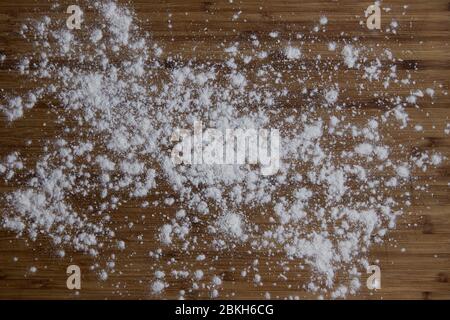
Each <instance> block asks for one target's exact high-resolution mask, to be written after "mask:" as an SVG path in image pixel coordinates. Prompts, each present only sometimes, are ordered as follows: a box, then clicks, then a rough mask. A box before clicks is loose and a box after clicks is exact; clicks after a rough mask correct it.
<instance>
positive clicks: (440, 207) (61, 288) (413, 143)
mask: <svg viewBox="0 0 450 320" xmlns="http://www.w3.org/2000/svg"><path fill="white" fill-rule="evenodd" d="M234 2H235V4H230V3H229V2H228V1H194V0H173V1H144V0H135V1H131V3H132V5H133V7H134V8H135V9H136V13H137V16H138V17H139V18H140V19H141V20H142V29H143V30H147V31H150V32H151V33H152V35H153V39H154V40H155V41H156V42H158V43H161V44H162V45H163V46H164V48H165V51H164V52H165V53H164V54H167V53H169V52H170V53H176V52H180V53H183V56H184V57H185V59H188V58H191V57H193V56H195V57H197V58H198V60H199V61H200V62H201V61H202V59H204V60H211V59H216V60H217V61H221V60H222V59H224V58H225V56H224V54H223V51H222V49H221V48H220V47H219V44H220V43H222V42H223V41H225V40H226V41H229V42H230V43H231V42H232V41H235V40H244V39H247V37H248V35H249V34H251V33H255V34H258V35H259V36H260V38H261V39H263V40H264V39H266V40H267V39H268V33H269V32H270V31H274V30H278V31H281V34H280V37H281V38H280V41H281V43H287V42H288V41H289V40H290V38H289V36H288V34H289V32H292V33H295V32H302V31H305V29H304V27H305V26H306V27H307V28H310V27H311V26H312V25H314V23H317V21H318V19H319V17H320V16H321V15H322V14H323V15H326V16H327V17H328V19H329V26H328V31H327V32H326V33H325V34H323V35H321V37H324V38H325V39H330V40H332V39H339V38H340V37H341V36H340V33H341V32H346V33H349V34H351V35H352V36H360V35H361V36H362V35H363V36H365V37H364V38H362V40H361V41H362V45H373V44H375V43H380V44H381V46H380V47H389V48H392V50H393V52H394V53H395V54H396V55H397V56H399V57H401V58H403V59H404V60H405V61H413V62H415V63H417V64H418V65H419V70H418V71H417V72H415V77H416V78H419V79H421V83H422V84H423V86H424V87H426V86H430V87H433V86H434V84H435V83H436V82H437V83H441V84H443V85H444V87H443V90H447V91H448V89H449V82H448V81H449V79H450V65H449V57H450V50H449V49H450V48H449V39H450V30H449V21H450V19H449V18H450V14H449V3H448V1H444V0H415V1H409V3H408V2H407V1H400V0H395V1H394V0H393V1H389V6H390V7H392V11H391V12H389V13H383V19H384V20H383V23H387V22H386V21H390V19H391V17H396V18H398V21H399V23H400V29H399V34H398V35H391V37H390V39H389V40H386V39H384V38H383V37H381V36H380V35H379V34H378V35H377V34H374V35H373V36H367V31H365V29H363V28H360V27H359V21H360V20H361V19H362V18H361V17H362V16H363V12H364V9H365V8H366V7H367V6H368V5H369V2H367V1H354V0H352V1H349V0H346V1H324V0H314V1H313V0H306V1H298V0H284V1H282V0H272V1H268V0H266V1H256V0H246V1H234ZM405 4H408V5H409V6H408V9H407V10H405V9H404V8H403V5H405ZM260 7H261V8H262V9H260ZM62 8H65V7H64V6H62ZM48 10H49V4H48V3H46V2H44V1H33V0H16V1H14V2H10V1H6V0H2V1H1V3H0V52H1V53H5V54H6V55H7V56H12V55H14V54H20V53H22V52H27V50H29V49H30V48H29V46H28V45H27V44H25V43H23V41H20V40H19V38H18V36H17V30H19V28H20V25H21V23H22V22H23V21H25V20H26V19H28V18H30V17H38V16H41V15H44V14H45V13H46V12H48ZM238 10H242V14H241V17H240V19H239V21H236V22H232V21H231V16H232V15H233V14H234V13H235V12H237V11H238ZM403 11H405V12H406V13H405V15H402V12H403ZM169 13H170V14H172V16H171V18H170V19H171V21H172V25H173V27H172V28H171V29H169V28H168V19H169V16H168V15H169ZM357 16H359V17H357ZM244 19H246V20H247V22H243V20H244ZM306 30H308V29H306ZM194 46H195V47H196V50H195V52H193V50H192V48H193V47H194ZM312 47H314V46H312ZM313 49H314V51H315V52H318V53H321V54H323V55H324V56H326V55H327V54H329V53H328V52H327V50H326V48H322V47H320V46H319V45H317V46H315V47H314V48H313ZM8 62H9V60H7V63H5V64H4V65H3V66H2V67H1V69H0V88H4V89H5V90H8V89H19V88H20V87H21V83H20V82H19V81H18V80H17V79H15V78H13V77H11V76H10V74H9V73H8V72H7V70H8V69H9V68H10V67H12V66H11V65H8ZM282 67H283V66H280V68H282ZM403 68H406V69H408V66H407V65H405V66H403ZM342 79H343V80H344V81H343V83H345V81H346V80H347V79H348V81H351V79H352V78H351V75H348V74H347V75H342ZM388 90H390V91H393V89H388ZM393 93H396V92H395V91H393ZM398 93H399V94H400V93H405V92H398ZM358 99H359V100H360V101H367V102H368V103H369V102H370V101H371V97H369V96H363V97H358ZM285 107H286V108H294V107H295V104H291V105H290V104H288V103H287V104H286V106H285ZM422 108H423V109H424V110H426V112H428V113H429V114H428V116H427V115H426V113H425V112H423V111H418V110H411V113H410V115H411V118H412V122H413V123H415V122H417V123H420V124H422V125H423V126H424V129H425V130H424V132H421V133H418V132H415V131H414V130H411V129H407V130H404V131H401V132H398V133H394V134H391V137H390V139H392V140H393V141H394V142H397V143H403V144H405V145H407V146H408V147H409V148H408V150H410V152H413V150H414V149H415V148H418V149H419V150H421V151H427V150H430V151H431V150H435V151H439V152H441V153H442V154H444V155H445V156H447V157H448V158H450V137H449V136H448V135H445V134H444V131H443V130H444V127H445V125H446V124H447V123H449V120H450V119H449V117H450V98H449V96H448V95H440V96H439V97H438V98H437V99H436V100H435V102H434V103H432V101H431V100H424V103H422ZM367 112H370V109H368V110H367ZM361 121H362V120H361ZM44 123H46V126H43V124H44ZM59 129H60V128H58V126H57V125H56V124H54V123H53V121H52V116H51V115H50V114H49V112H48V107H47V106H46V105H45V104H43V105H40V106H38V107H37V108H35V109H34V110H32V111H30V112H29V114H27V116H26V117H25V118H24V119H22V120H20V121H18V122H17V123H14V124H7V123H6V121H4V119H3V120H2V126H1V127H0V156H1V157H3V156H4V155H6V154H8V153H10V152H12V151H20V152H22V153H24V154H27V155H28V156H29V157H30V158H31V159H37V157H39V155H40V154H41V152H42V151H41V148H42V146H43V141H45V140H46V139H48V138H51V137H52V136H53V135H54V134H55V133H56V132H58V130H59ZM28 139H32V140H33V147H31V148H29V147H27V145H26V141H27V140H28ZM424 181H426V182H427V183H428V184H429V189H430V192H428V193H425V192H421V191H417V190H414V191H413V195H414V200H413V204H412V206H411V207H410V208H409V210H408V212H407V213H406V214H405V215H404V216H403V217H402V218H401V221H400V222H399V225H398V227H397V229H396V230H395V231H393V232H392V233H391V234H390V236H389V238H392V239H394V240H395V242H390V241H388V242H386V243H385V244H383V245H381V246H377V247H375V248H374V249H373V251H372V252H371V255H370V256H371V261H375V260H376V259H379V260H380V261H379V265H380V266H381V269H382V289H381V290H380V291H378V292H375V293H373V292H370V291H369V290H367V289H366V288H365V286H363V288H362V291H361V293H360V294H359V295H358V296H356V298H364V299H450V285H449V280H448V278H449V276H450V192H449V185H448V183H449V181H450V166H449V164H448V162H445V164H444V165H443V166H441V167H440V168H438V169H436V170H432V171H428V172H427V173H426V174H420V177H419V181H418V182H416V183H420V182H424ZM412 187H413V186H412ZM9 190H10V188H7V187H6V186H1V187H0V191H1V192H2V193H3V192H5V191H9ZM412 190H413V188H412ZM161 191H163V190H161ZM164 191H168V190H164ZM80 201H82V200H81V199H80ZM162 211H164V212H167V213H168V214H172V215H173V214H174V212H175V208H169V209H167V208H165V207H160V208H152V209H142V208H139V207H136V206H133V203H127V204H126V205H124V206H123V207H121V208H120V209H119V210H118V212H116V213H114V214H113V218H114V223H115V224H116V225H117V226H123V225H126V224H127V223H128V222H130V221H139V220H140V217H141V215H142V214H146V216H147V218H146V221H145V224H136V225H135V228H133V230H129V229H127V228H123V229H122V230H120V237H121V238H123V239H127V249H126V250H125V251H124V252H120V253H118V256H117V267H116V269H117V270H119V271H120V272H116V273H115V274H111V275H110V277H109V279H108V281H106V282H99V281H98V277H97V275H96V274H95V273H94V272H90V271H89V268H90V266H91V265H92V259H91V258H89V257H87V256H85V255H82V254H79V253H76V252H70V251H68V252H67V255H66V257H64V258H57V257H56V256H55V254H54V252H53V250H52V249H51V248H50V246H49V243H48V241H47V240H46V239H43V238H40V239H39V240H38V241H37V242H34V243H33V242H29V241H28V240H27V239H25V238H19V239H17V238H16V237H15V235H13V234H11V233H9V232H5V231H0V299H7V298H12V299H29V298H31V299H47V298H48V299H73V298H77V299H79V298H81V299H91V298H100V299H103V298H109V299H118V298H137V299H151V298H154V297H153V296H151V295H150V294H149V287H148V285H149V283H150V282H151V281H152V280H153V273H154V270H152V269H151V268H150V267H149V266H150V265H151V264H150V260H149V258H148V252H149V251H150V250H155V249H157V248H158V246H159V244H158V242H157V241H155V237H154V236H153V235H154V234H156V231H157V228H158V226H160V225H161V224H162V221H161V219H160V218H159V217H160V215H159V214H158V213H159V212H162ZM139 234H145V237H144V240H143V241H140V240H139V239H138V238H137V235H139ZM401 248H404V249H405V251H404V252H402V251H401ZM202 253H203V252H202ZM166 254H167V256H165V258H166V257H174V258H179V259H185V260H186V261H188V262H192V263H195V257H196V255H197V254H198V252H191V254H190V255H188V256H186V253H184V252H182V251H173V252H168V253H166ZM211 254H212V252H211ZM255 256H258V258H259V260H260V265H261V274H262V277H263V279H265V281H264V283H263V285H262V286H258V287H256V286H255V285H254V284H253V283H252V282H251V281H247V280H245V279H242V278H240V277H236V275H235V274H233V273H232V272H230V267H231V266H234V267H236V269H237V270H240V268H244V266H247V265H248V261H252V259H254V257H255ZM217 257H218V259H217V261H216V262H215V267H216V268H217V270H218V271H216V273H220V272H221V273H223V274H224V286H223V291H222V292H221V297H222V298H238V299H249V298H252V299H261V298H264V293H265V292H266V291H269V292H271V294H272V298H285V297H288V296H293V295H298V296H300V297H301V298H311V297H313V296H311V295H310V294H308V293H306V292H305V291H304V290H303V289H302V288H301V284H302V283H304V281H305V280H306V278H305V276H306V275H305V274H302V273H297V271H294V270H292V271H291V272H290V275H291V276H290V277H289V279H291V280H289V281H286V282H280V281H279V279H278V278H277V270H278V269H279V267H278V266H276V265H274V262H275V261H276V257H275V258H267V257H264V256H263V255H259V254H258V253H252V254H249V253H248V252H247V251H246V249H245V248H239V249H237V250H236V251H235V252H221V253H217ZM14 258H17V261H15V260H14ZM73 263H75V264H77V265H80V266H81V269H82V271H83V278H82V290H81V291H80V294H79V295H75V294H74V293H73V292H71V291H69V290H67V288H66V274H65V270H66V267H67V266H68V265H70V264H73ZM31 266H36V267H37V269H38V272H36V273H35V274H31V273H30V272H29V268H30V267H31ZM168 270H169V269H168ZM294 279H295V280H294ZM362 279H363V280H364V279H365V276H363V277H362ZM275 281H277V282H278V283H279V285H278V286H277V287H273V286H272V285H271V283H272V282H275ZM186 286H189V283H188V282H187V281H184V280H178V281H176V282H175V283H173V282H171V286H170V287H169V288H168V290H167V291H166V292H165V295H164V297H165V298H177V297H178V291H179V290H181V289H185V288H186ZM233 294H234V295H233ZM205 297H207V292H202V291H201V292H200V293H197V292H196V293H192V294H191V293H187V295H186V298H187V299H195V298H205Z"/></svg>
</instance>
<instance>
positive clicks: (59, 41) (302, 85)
mask: <svg viewBox="0 0 450 320" xmlns="http://www.w3.org/2000/svg"><path fill="white" fill-rule="evenodd" d="M80 3H82V4H89V5H90V7H91V8H92V11H93V12H92V13H93V14H94V15H95V17H96V19H94V20H92V21H90V22H88V21H86V22H84V24H83V30H84V33H83V34H79V33H77V32H72V31H70V30H67V29H66V28H65V27H64V26H65V23H64V21H63V20H58V21H56V20H55V21H53V20H50V18H47V17H44V18H42V19H39V20H36V21H32V22H30V23H29V24H27V25H26V26H25V25H24V26H23V28H22V30H21V34H22V35H23V37H24V39H25V40H28V41H30V42H31V44H32V45H33V46H34V50H33V52H31V53H29V54H27V55H25V56H23V57H22V56H20V57H19V56H18V57H15V59H16V60H17V71H19V73H20V74H21V75H22V76H23V79H24V80H23V81H27V80H29V81H30V82H31V83H32V84H33V89H30V91H29V92H26V93H20V92H18V93H14V92H7V94H6V95H5V98H4V99H2V100H0V111H1V112H2V113H3V114H4V115H5V117H6V119H7V120H8V121H9V122H13V121H16V120H18V119H20V118H22V117H27V115H28V113H29V111H30V109H32V108H33V107H35V106H36V104H37V103H46V102H48V101H53V104H54V106H49V110H50V111H51V112H52V114H54V115H55V118H56V119H57V120H56V122H57V123H58V124H59V125H60V126H61V127H63V128H65V129H64V130H62V131H61V132H58V134H57V136H56V137H55V138H54V139H49V140H48V141H47V142H46V147H45V148H44V149H43V151H42V156H41V157H40V158H39V159H38V161H37V162H36V163H27V161H26V159H25V158H23V155H22V154H18V153H16V152H14V153H11V154H10V155H8V156H7V157H6V158H5V159H3V160H2V162H1V163H0V176H1V177H2V179H4V180H5V183H9V184H10V185H8V187H9V186H10V187H11V188H9V189H8V190H12V191H5V193H4V194H3V195H2V205H3V207H4V208H5V209H4V210H3V212H2V215H1V219H0V224H1V226H2V227H3V228H4V229H7V230H10V231H13V232H15V233H16V234H17V235H18V236H27V237H28V238H29V239H31V240H37V239H38V238H40V237H41V236H44V237H45V238H46V239H50V241H51V242H52V244H53V245H54V246H55V248H56V251H57V252H60V254H58V255H59V256H61V257H63V256H64V255H66V254H68V253H69V251H64V249H66V250H67V249H69V250H77V251H81V252H84V253H86V254H89V255H90V256H92V257H93V259H100V258H105V260H107V262H106V263H105V266H102V267H99V264H97V263H96V264H94V267H93V270H96V272H97V274H98V277H99V278H100V280H103V281H111V278H112V277H109V274H110V273H113V272H114V271H115V270H114V269H115V268H116V267H115V266H116V263H115V260H116V258H115V256H114V257H111V256H110V255H109V254H108V255H107V256H106V257H105V252H107V251H108V250H116V251H123V250H125V249H127V250H128V249H130V250H131V246H128V245H127V243H126V241H129V240H126V239H128V237H127V238H126V239H125V238H124V237H123V231H124V230H127V231H134V230H135V227H136V226H138V225H139V226H141V227H142V226H143V228H136V230H145V232H144V231H139V232H137V231H136V232H135V233H134V234H133V240H135V239H137V240H138V242H139V243H140V244H141V245H142V244H144V243H148V242H152V243H153V242H155V241H156V242H157V244H158V248H157V249H152V251H151V252H150V253H149V254H148V256H146V257H145V258H146V259H149V261H148V263H149V266H151V267H152V269H151V270H152V272H154V278H153V279H154V280H153V281H152V282H151V283H150V284H148V282H147V283H146V286H147V290H148V291H149V293H151V294H155V295H160V294H162V293H163V291H164V290H165V288H167V287H169V286H171V281H178V282H177V285H178V284H179V285H181V283H182V284H183V285H186V288H183V290H180V294H179V296H180V299H181V298H183V299H184V298H185V295H186V293H187V292H188V293H192V292H202V291H204V292H206V293H207V294H208V296H209V297H212V298H217V297H219V296H220V291H221V290H222V289H221V288H222V286H223V282H226V281H228V280H227V277H224V273H223V272H224V270H222V269H220V262H221V261H220V260H221V259H222V256H221V254H222V253H224V254H225V255H226V254H227V253H229V252H230V250H234V251H236V252H241V251H243V250H242V249H243V248H245V250H244V251H246V252H248V253H249V255H250V256H251V258H250V259H249V261H247V262H246V263H247V264H248V268H245V270H242V269H240V270H236V268H234V267H232V268H231V269H230V270H232V271H229V270H228V271H229V272H230V274H235V276H236V277H238V276H240V277H242V278H245V279H248V281H249V282H250V283H251V284H252V285H256V286H260V285H262V284H263V283H262V278H261V274H263V275H264V273H263V270H262V268H264V266H260V264H261V263H259V262H258V260H257V259H255V255H261V256H265V257H269V258H271V259H274V257H275V256H276V257H277V259H278V260H277V261H276V263H274V266H275V265H276V266H281V267H283V268H282V271H281V272H280V275H279V278H280V279H283V280H282V281H285V280H288V279H289V280H292V281H294V280H295V281H296V282H297V281H298V278H297V277H296V276H294V278H290V277H292V274H296V272H309V278H308V280H307V281H306V282H305V283H300V284H298V287H296V288H295V289H299V290H300V289H302V290H307V291H310V292H312V293H314V294H316V295H317V296H318V297H324V296H328V297H332V298H340V297H345V296H347V295H349V294H356V293H357V292H358V290H359V289H360V286H361V284H360V280H359V279H360V277H361V274H365V268H366V267H367V265H369V262H370V261H369V252H370V250H371V248H372V247H373V246H374V245H377V244H380V243H382V242H383V241H384V240H385V239H387V238H386V235H387V232H388V230H389V229H393V228H395V225H396V220H397V218H398V217H399V216H400V215H401V214H402V213H403V207H404V204H405V203H408V201H409V200H408V199H409V197H410V193H409V191H410V185H409V182H410V180H411V179H414V171H415V168H418V169H419V170H426V169H427V168H428V167H429V166H431V165H433V166H437V165H440V164H441V163H442V162H443V161H444V157H442V156H441V155H439V154H420V155H415V156H414V157H412V156H410V155H409V154H407V153H406V152H403V151H402V148H403V145H401V144H397V143H395V142H393V141H391V140H390V139H389V137H388V136H386V135H385V131H386V130H401V129H403V128H406V127H407V126H408V124H409V116H408V113H407V108H406V104H407V103H409V104H414V105H417V104H418V102H420V100H421V99H423V98H424V94H423V92H422V91H421V90H420V89H418V88H417V87H418V86H419V85H418V84H417V83H416V80H414V79H413V78H412V76H411V73H410V72H409V71H408V70H406V71H405V73H406V76H403V75H402V76H400V74H397V69H396V68H397V64H398V62H399V60H397V59H396V58H395V57H394V55H393V54H392V52H391V51H389V50H388V49H386V50H383V52H382V53H378V54H377V53H376V50H370V48H364V47H361V45H360V41H358V39H351V38H349V39H350V40H347V41H346V42H341V41H338V42H329V40H326V39H323V38H320V37H318V36H317V35H315V34H317V33H311V34H309V35H308V34H306V33H305V34H294V35H292V37H291V38H292V39H296V41H299V43H298V44H296V45H297V46H294V45H293V44H294V43H296V42H292V45H291V44H289V45H288V46H287V47H284V45H283V47H284V48H283V47H281V48H280V44H279V42H280V41H281V38H283V39H284V36H285V34H284V33H282V32H278V31H273V32H270V33H269V37H267V34H266V35H265V36H264V37H265V38H269V41H270V42H271V43H272V44H270V43H269V44H264V42H263V41H262V39H259V37H258V35H256V34H252V35H250V36H249V39H248V41H246V42H245V43H239V42H236V43H230V42H228V41H227V42H226V43H225V42H224V43H222V44H221V48H222V50H223V51H224V52H223V53H224V55H225V56H226V60H224V61H222V62H219V61H217V57H213V56H212V55H211V57H210V59H209V60H210V61H205V62H204V63H198V61H197V60H196V59H189V58H187V57H184V56H183V54H182V53H180V52H165V51H164V50H163V46H161V45H160V44H158V43H156V42H154V41H153V40H152V39H151V37H150V35H148V34H146V33H145V32H143V31H141V29H140V26H139V24H140V22H139V21H137V19H136V18H135V15H134V13H133V10H132V9H131V8H128V7H126V6H125V5H122V4H119V3H118V2H116V1H114V0H108V1H87V0H86V1H81V2H80ZM55 19H56V18H55ZM239 19H242V18H241V17H240V14H239V15H237V16H236V17H235V19H234V20H239ZM57 22H58V23H57ZM319 22H320V25H321V26H325V25H326V24H327V23H328V19H327V18H326V17H325V16H323V17H321V18H320V20H319ZM391 27H392V28H393V29H396V27H395V28H394V26H392V24H391ZM311 30H312V31H316V32H317V31H319V30H322V29H318V27H317V26H315V27H312V28H311ZM86 33H88V35H87V36H86ZM290 36H291V35H290ZM239 39H240V40H239V41H242V42H244V40H242V37H241V36H240V37H239ZM300 41H301V43H300ZM289 43H291V42H289ZM308 43H314V44H315V43H320V44H321V45H322V46H323V47H325V46H327V48H328V50H329V52H327V55H330V57H325V56H322V55H320V54H318V53H317V52H314V50H311V51H310V52H308V50H306V46H305V45H304V44H308ZM247 46H249V47H251V48H252V50H247V48H246V49H241V48H244V47H247ZM338 47H339V48H342V50H341V51H340V52H339V51H336V50H337V48H338ZM301 48H302V49H301ZM174 50H176V49H174ZM211 51H215V49H214V50H211ZM272 52H277V53H280V52H282V53H283V54H284V56H285V58H287V60H286V61H285V63H286V65H287V67H288V68H287V69H286V70H287V71H286V70H284V69H283V68H280V67H279V65H277V61H273V59H272V58H271V54H272ZM192 53H194V54H195V51H192ZM206 53H208V52H206ZM269 53H270V55H269ZM303 58H305V59H303ZM4 59H5V58H4V57H3V56H0V62H1V61H3V60H4ZM9 59H11V60H13V59H14V57H12V56H11V57H8V60H9ZM202 59H204V60H208V59H206V58H205V57H202ZM275 60H276V59H275ZM31 61H33V65H32V66H31V65H30V62H31ZM61 61H62V62H61ZM254 61H257V62H258V64H257V66H256V67H255V66H253V62H254ZM311 61H312V65H311ZM86 66H89V67H86ZM168 66H170V67H168ZM330 66H331V68H330ZM294 68H295V69H297V68H298V69H299V70H302V72H299V73H298V75H297V73H296V76H295V77H292V74H293V73H291V69H294ZM349 68H350V69H354V70H351V74H350V72H349V70H348V69H349ZM345 72H349V75H348V76H349V77H350V76H351V77H355V78H354V79H353V81H349V82H348V83H347V82H345V83H342V81H343V80H342V78H340V76H339V75H340V74H342V73H345ZM400 77H402V78H400ZM403 77H404V78H403ZM376 84H379V86H378V87H380V88H381V89H376V88H377V85H376ZM34 87H35V88H34ZM387 87H393V88H401V89H402V91H405V88H407V89H408V90H409V91H410V93H408V94H407V95H406V96H404V97H403V96H397V95H392V94H391V93H390V92H392V91H393V90H389V91H386V92H384V91H383V89H382V88H387ZM288 88H296V89H293V90H290V89H288ZM349 89H352V90H355V91H356V92H357V93H360V94H361V96H363V94H364V93H365V94H367V95H368V96H373V97H374V98H376V99H375V100H376V102H374V103H376V107H377V108H376V109H377V110H378V112H377V113H376V114H374V115H373V116H370V118H368V116H367V114H366V113H365V110H364V108H361V109H360V108H358V106H359V105H362V104H361V101H359V100H358V98H355V97H354V96H347V92H349ZM422 90H425V93H426V94H427V95H428V96H429V97H433V96H434V95H435V92H434V90H433V89H431V88H428V89H422ZM381 97H382V99H381ZM379 98H380V99H379ZM352 99H353V100H352ZM428 99H429V98H428ZM286 101H289V104H292V106H290V107H289V108H285V107H284V106H285V105H284V103H285V102H286ZM338 102H339V103H338ZM358 119H359V120H358ZM361 119H366V122H364V121H360V120H361ZM198 121H201V122H202V123H203V127H202V128H200V129H198V128H197V130H198V131H200V133H202V134H203V133H205V132H206V130H207V128H216V129H219V130H221V131H224V132H225V131H226V130H227V129H230V128H231V129H254V130H258V129H272V128H277V129H280V132H281V147H280V150H279V151H280V152H281V155H280V158H281V159H280V170H279V171H278V172H277V173H276V175H274V176H269V177H267V176H262V175H261V174H260V168H259V166H258V165H253V164H227V165H221V164H217V163H216V164H201V163H193V164H192V165H188V164H175V163H174V162H173V161H172V158H171V150H172V149H173V148H174V142H173V141H172V140H171V137H172V136H173V134H174V133H175V132H177V129H182V130H183V129H184V130H188V131H195V130H196V128H195V127H194V124H195V123H197V122H198ZM449 128H450V127H449V125H447V127H446V128H445V130H446V132H447V134H449V133H448V131H449ZM418 131H421V130H418ZM232 149H233V151H236V150H237V147H236V146H233V148H232ZM5 189H6V188H5ZM162 190H169V191H162ZM392 194H400V196H398V197H397V196H395V197H394V196H392ZM375 195H376V197H375ZM80 199H83V200H85V201H81V202H80V201H79V200H80ZM129 201H130V202H132V203H137V207H140V208H141V209H143V211H145V212H148V214H147V213H146V214H143V215H142V216H141V217H140V219H139V220H138V221H131V219H129V217H128V215H127V214H126V212H127V210H126V209H123V207H124V204H126V203H127V202H129ZM85 203H89V205H85ZM144 209H148V210H144ZM119 215H120V218H121V219H125V221H126V223H125V224H124V225H120V226H117V225H115V224H114V223H113V222H114V221H116V219H118V216H119ZM146 215H148V216H150V215H151V216H152V218H153V217H155V216H156V217H157V218H158V219H152V220H151V219H148V217H147V216H146ZM120 221H122V220H120ZM149 221H153V222H149ZM154 221H160V222H161V221H162V222H161V224H160V225H153V223H154ZM150 230H151V231H150ZM145 240H146V242H145ZM172 251H174V252H175V251H176V252H177V254H176V255H173V254H172V253H171V252H172ZM147 252H148V251H147ZM199 252H203V253H204V254H199ZM134 254H137V252H134V253H133V254H132V255H134ZM172 256H177V257H178V256H181V257H186V259H184V258H181V259H179V258H174V257H172ZM230 263H232V261H230ZM101 268H103V269H101ZM259 268H261V270H260V269H259ZM30 271H31V270H30ZM228 271H227V272H228ZM31 272H32V271H31ZM338 275H340V277H339V276H338ZM179 279H182V280H183V281H182V282H180V281H179ZM292 281H291V282H292ZM278 284H279V283H278ZM265 285H269V284H265ZM273 285H274V286H277V283H274V284H273ZM148 288H149V289H148ZM184 289H185V290H184ZM265 290H266V288H265ZM262 295H264V296H265V297H266V298H270V297H271V295H270V293H269V292H265V293H262Z"/></svg>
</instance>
